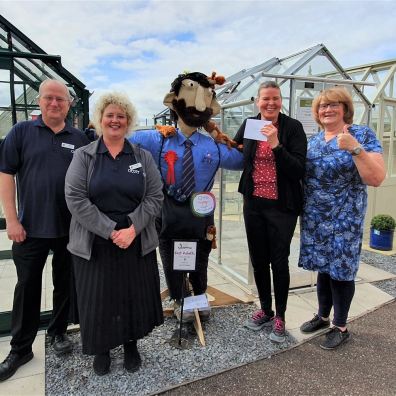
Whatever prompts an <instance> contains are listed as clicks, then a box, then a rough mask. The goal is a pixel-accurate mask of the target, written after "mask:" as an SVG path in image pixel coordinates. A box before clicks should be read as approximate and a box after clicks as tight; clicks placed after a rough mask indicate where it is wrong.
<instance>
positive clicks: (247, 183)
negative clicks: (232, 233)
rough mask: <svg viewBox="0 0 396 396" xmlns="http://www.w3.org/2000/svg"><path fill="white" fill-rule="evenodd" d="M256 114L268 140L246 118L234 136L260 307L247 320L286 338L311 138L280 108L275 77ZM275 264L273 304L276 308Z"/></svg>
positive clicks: (275, 336)
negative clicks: (249, 128) (250, 130)
mask: <svg viewBox="0 0 396 396" xmlns="http://www.w3.org/2000/svg"><path fill="white" fill-rule="evenodd" d="M256 103H257V107H258V108H259V110H260V113H259V114H258V115H257V116H256V117H251V118H252V119H257V120H266V121H270V122H271V123H270V124H268V125H266V126H265V127H263V128H262V129H261V132H262V133H263V135H265V136H266V138H267V140H266V141H256V140H251V139H247V138H244V133H245V126H246V120H245V121H244V122H243V123H242V125H241V127H240V128H239V130H238V132H237V134H236V136H235V137H234V140H235V141H236V142H237V143H238V144H243V154H244V159H245V168H244V171H243V173H242V176H241V180H240V183H239V190H238V191H239V192H240V193H241V194H243V196H244V205H243V215H244V220H245V227H246V235H247V241H248V247H249V255H250V260H251V262H252V266H253V271H254V278H255V281H256V286H257V290H258V294H259V298H260V304H261V309H260V310H258V311H257V312H255V313H254V314H253V316H252V317H251V318H249V319H248V320H247V321H246V322H245V326H246V327H248V328H249V329H251V330H261V329H262V328H263V327H264V326H267V325H271V324H272V325H273V328H272V332H271V334H270V339H271V340H272V341H274V342H278V343H280V342H284V341H285V312H286V304H287V296H288V292H289V283H290V275H289V253H290V243H291V239H292V237H293V233H294V228H295V226H296V222H297V217H298V215H299V213H300V211H301V208H302V191H301V179H302V177H303V175H304V163H305V156H306V150H307V139H306V136H305V133H304V129H303V127H302V125H301V123H300V122H299V121H297V120H295V119H293V118H290V117H288V116H286V115H284V114H282V113H280V110H281V109H282V96H281V92H280V88H279V86H278V85H277V84H276V83H275V82H274V81H267V82H264V83H262V84H261V85H260V86H259V89H258V96H257V99H256ZM270 265H271V268H272V276H273V284H274V293H275V309H276V312H275V313H274V311H273V309H272V298H271V271H270Z"/></svg>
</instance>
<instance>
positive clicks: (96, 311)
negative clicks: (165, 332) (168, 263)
mask: <svg viewBox="0 0 396 396" xmlns="http://www.w3.org/2000/svg"><path fill="white" fill-rule="evenodd" d="M140 251H141V249H140V237H137V238H136V239H135V240H134V242H133V243H132V244H131V246H129V248H128V249H120V248H119V247H117V246H116V245H115V244H114V243H113V242H112V241H111V240H105V239H103V238H100V237H98V236H97V237H95V240H94V244H93V248H92V256H91V259H90V260H85V259H83V258H81V257H78V256H75V255H73V265H74V274H75V281H76V290H77V302H78V311H79V315H80V330H81V339H82V345H83V353H85V354H88V355H96V354H99V353H102V352H106V351H109V350H110V349H112V348H115V347H117V346H118V345H121V344H124V343H126V342H127V341H129V340H137V339H140V338H143V337H144V336H146V335H147V334H148V333H150V332H151V331H152V330H153V328H154V327H155V326H159V325H161V324H162V323H163V321H164V319H163V313H162V304H161V296H160V280H159V274H158V265H157V258H156V252H155V250H154V251H153V252H151V253H149V254H147V255H146V256H144V257H142V256H141V254H140Z"/></svg>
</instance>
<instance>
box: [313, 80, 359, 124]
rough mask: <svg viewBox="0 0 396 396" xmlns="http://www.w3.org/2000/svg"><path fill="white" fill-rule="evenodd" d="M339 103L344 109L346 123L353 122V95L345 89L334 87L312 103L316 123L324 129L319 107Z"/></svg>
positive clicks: (324, 91) (326, 90)
mask: <svg viewBox="0 0 396 396" xmlns="http://www.w3.org/2000/svg"><path fill="white" fill-rule="evenodd" d="M332 102H339V103H341V104H342V106H343V107H344V122H345V123H347V124H352V122H353V113H354V108H353V102H352V96H351V94H350V93H349V92H348V91H347V90H346V89H345V88H344V87H334V88H328V89H325V90H323V91H322V92H321V93H320V94H319V95H318V96H317V97H316V98H315V99H314V100H313V102H312V115H313V117H314V118H315V121H316V122H317V123H318V124H319V125H320V126H321V127H323V125H322V124H321V122H320V120H319V105H320V104H322V103H323V104H324V103H332Z"/></svg>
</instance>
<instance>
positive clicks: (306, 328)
mask: <svg viewBox="0 0 396 396" xmlns="http://www.w3.org/2000/svg"><path fill="white" fill-rule="evenodd" d="M329 326H330V320H323V319H322V318H321V317H320V316H319V315H316V314H315V316H314V317H313V318H312V319H311V320H309V321H308V322H305V323H303V324H302V325H301V327H300V331H301V333H313V332H314V331H317V330H320V329H324V328H325V327H329Z"/></svg>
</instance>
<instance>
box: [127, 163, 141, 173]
mask: <svg viewBox="0 0 396 396" xmlns="http://www.w3.org/2000/svg"><path fill="white" fill-rule="evenodd" d="M141 167H142V164H141V163H140V162H137V163H136V164H133V165H129V169H130V170H131V171H132V170H134V169H137V168H141Z"/></svg>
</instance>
